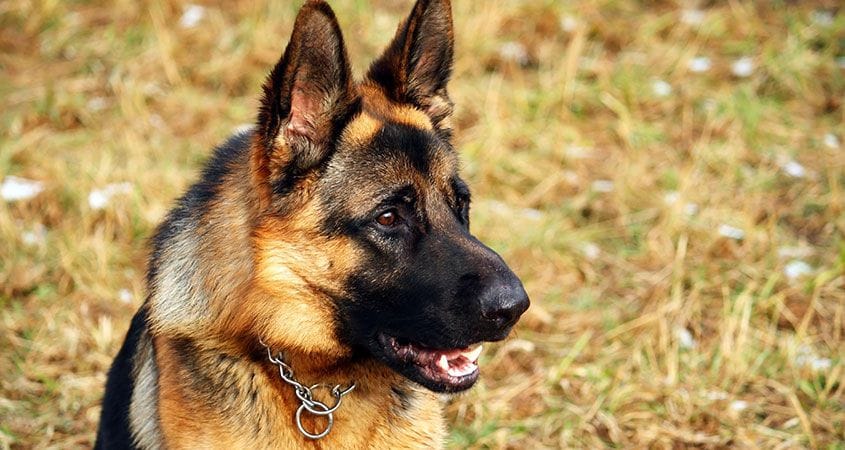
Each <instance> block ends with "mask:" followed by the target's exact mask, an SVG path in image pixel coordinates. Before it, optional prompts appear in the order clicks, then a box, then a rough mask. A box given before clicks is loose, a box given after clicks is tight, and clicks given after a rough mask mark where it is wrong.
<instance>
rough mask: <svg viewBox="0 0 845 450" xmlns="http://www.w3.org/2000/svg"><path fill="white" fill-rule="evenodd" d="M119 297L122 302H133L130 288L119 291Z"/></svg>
mask: <svg viewBox="0 0 845 450" xmlns="http://www.w3.org/2000/svg"><path fill="white" fill-rule="evenodd" d="M117 299H118V300H120V301H121V302H122V303H127V304H128V303H132V292H130V291H129V289H121V290H120V291H119V292H118V293H117Z"/></svg>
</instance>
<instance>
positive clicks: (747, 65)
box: [731, 56, 754, 78]
mask: <svg viewBox="0 0 845 450" xmlns="http://www.w3.org/2000/svg"><path fill="white" fill-rule="evenodd" d="M731 72H732V73H733V74H734V75H736V76H738V77H740V78H745V77H749V76H751V74H752V73H754V60H753V59H752V58H751V57H749V56H745V57H742V58H739V59H737V60H736V61H734V62H733V64H731Z"/></svg>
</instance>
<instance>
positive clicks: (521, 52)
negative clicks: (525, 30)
mask: <svg viewBox="0 0 845 450" xmlns="http://www.w3.org/2000/svg"><path fill="white" fill-rule="evenodd" d="M499 56H500V57H501V58H502V59H504V60H505V61H510V62H514V63H517V64H519V65H520V66H527V65H528V63H529V61H530V59H529V57H528V50H527V49H526V48H525V45H523V44H522V43H520V42H516V41H508V42H505V43H504V44H502V46H501V47H499Z"/></svg>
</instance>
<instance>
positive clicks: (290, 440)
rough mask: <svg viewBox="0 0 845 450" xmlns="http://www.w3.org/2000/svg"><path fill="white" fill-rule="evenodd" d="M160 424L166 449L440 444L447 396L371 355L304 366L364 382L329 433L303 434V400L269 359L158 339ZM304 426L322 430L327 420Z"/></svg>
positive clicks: (308, 377)
mask: <svg viewBox="0 0 845 450" xmlns="http://www.w3.org/2000/svg"><path fill="white" fill-rule="evenodd" d="M155 348H156V365H157V367H158V373H159V380H158V398H159V404H158V407H159V408H158V409H159V423H160V424H161V431H162V436H163V439H164V443H165V446H166V448H198V447H202V448H227V450H228V449H231V448H311V447H312V446H313V445H314V444H315V443H316V442H319V445H320V446H322V447H325V448H406V447H407V446H408V445H414V446H418V447H417V448H441V447H442V446H443V442H444V439H445V435H446V430H445V424H444V421H443V418H442V408H443V403H442V400H441V398H440V396H438V395H437V394H435V393H432V392H429V391H427V390H425V389H423V388H421V387H419V386H417V385H415V384H413V383H410V382H408V381H407V380H406V379H404V378H403V377H401V376H400V375H398V374H396V373H395V372H393V371H392V370H390V369H389V368H387V367H385V366H384V365H382V364H380V363H377V362H375V361H373V360H371V359H367V360H364V361H356V362H354V363H350V364H348V365H341V366H338V367H335V368H330V369H329V368H327V369H326V372H324V373H322V374H320V373H319V372H318V371H313V370H309V371H306V372H302V373H298V374H297V377H298V378H299V379H301V381H302V382H303V383H311V381H312V380H313V382H314V383H316V382H318V381H324V380H328V381H332V382H333V381H334V380H337V382H343V381H345V380H349V379H355V380H356V381H357V382H358V387H357V388H356V389H355V390H354V391H352V392H351V393H350V394H349V395H348V396H346V397H344V400H343V406H342V407H341V408H339V409H338V411H337V412H336V413H335V422H334V427H333V428H332V431H331V433H329V435H328V436H326V437H325V438H323V439H321V440H319V441H312V440H310V439H308V438H306V437H304V436H303V435H302V434H301V433H300V432H299V430H298V429H297V427H296V424H295V422H294V414H295V412H296V409H297V408H298V407H299V405H300V402H299V400H298V399H297V398H296V397H295V395H294V392H293V390H292V389H291V388H290V386H289V385H287V384H285V383H284V382H282V381H281V379H280V377H279V371H278V367H277V366H275V365H274V364H272V363H270V362H269V361H267V360H266V358H261V359H257V358H251V357H244V356H235V355H229V354H223V353H220V352H219V351H215V350H207V349H203V348H200V347H199V346H197V345H196V343H195V342H192V341H189V340H185V339H174V338H170V337H163V336H158V337H156V338H155ZM303 425H304V426H305V427H306V428H309V429H311V430H318V429H320V427H321V426H323V425H324V422H323V421H322V419H319V420H316V419H315V418H313V417H306V418H305V419H304V420H303Z"/></svg>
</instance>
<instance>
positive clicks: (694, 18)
mask: <svg viewBox="0 0 845 450" xmlns="http://www.w3.org/2000/svg"><path fill="white" fill-rule="evenodd" d="M705 18H706V14H705V13H704V11H702V10H700V9H685V10H683V11H681V22H683V23H685V24H687V25H701V24H702V23H704V19H705Z"/></svg>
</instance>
